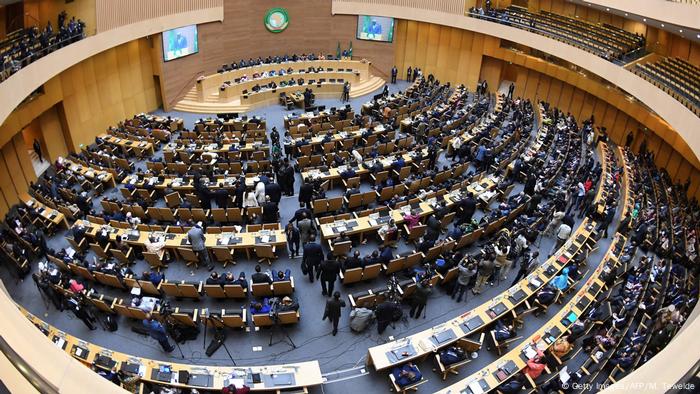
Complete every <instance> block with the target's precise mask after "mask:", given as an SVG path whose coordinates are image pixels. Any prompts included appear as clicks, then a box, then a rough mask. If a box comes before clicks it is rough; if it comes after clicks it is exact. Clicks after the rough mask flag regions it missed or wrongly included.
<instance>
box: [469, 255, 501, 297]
mask: <svg viewBox="0 0 700 394" xmlns="http://www.w3.org/2000/svg"><path fill="white" fill-rule="evenodd" d="M495 258H496V253H495V252H494V250H493V247H492V246H491V245H486V247H485V248H484V249H483V250H482V251H481V261H480V262H479V264H478V272H477V274H476V285H474V288H473V289H472V293H473V294H474V295H476V294H479V293H481V290H482V288H483V287H484V285H485V284H486V282H488V280H489V278H490V277H491V276H492V275H493V273H494V272H495V270H496V264H495V262H494V260H495ZM491 285H492V286H493V282H491Z"/></svg>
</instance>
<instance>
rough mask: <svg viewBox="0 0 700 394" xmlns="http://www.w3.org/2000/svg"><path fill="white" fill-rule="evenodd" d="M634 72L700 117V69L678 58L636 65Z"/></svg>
mask: <svg viewBox="0 0 700 394" xmlns="http://www.w3.org/2000/svg"><path fill="white" fill-rule="evenodd" d="M632 72H634V73H635V74H637V75H639V76H640V77H642V78H644V79H646V80H647V81H649V82H651V83H653V84H654V85H656V86H657V87H659V88H661V89H662V90H663V91H665V92H666V93H668V94H669V95H671V96H672V97H673V98H675V99H676V100H678V101H680V102H681V103H683V105H685V106H686V107H688V109H690V110H691V111H693V112H694V113H695V114H696V115H698V116H700V67H697V66H695V65H693V64H690V63H688V62H686V61H685V60H682V59H678V58H662V59H659V60H657V61H655V62H649V63H645V64H636V65H635V66H634V68H632Z"/></svg>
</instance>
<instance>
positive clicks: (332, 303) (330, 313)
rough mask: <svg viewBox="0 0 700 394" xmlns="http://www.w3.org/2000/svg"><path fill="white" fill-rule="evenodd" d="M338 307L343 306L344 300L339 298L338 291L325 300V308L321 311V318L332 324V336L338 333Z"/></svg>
mask: <svg viewBox="0 0 700 394" xmlns="http://www.w3.org/2000/svg"><path fill="white" fill-rule="evenodd" d="M340 308H345V301H343V300H341V299H340V293H338V292H337V291H336V292H335V293H333V298H331V299H330V300H328V301H326V310H325V312H323V319H322V320H326V318H328V320H329V321H330V322H331V323H332V324H333V336H335V334H337V333H338V322H339V321H340Z"/></svg>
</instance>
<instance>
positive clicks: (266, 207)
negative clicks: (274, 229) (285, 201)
mask: <svg viewBox="0 0 700 394" xmlns="http://www.w3.org/2000/svg"><path fill="white" fill-rule="evenodd" d="M279 213H280V209H279V207H278V206H277V203H276V202H274V201H272V200H271V198H270V196H265V203H264V204H263V206H262V220H263V223H277V221H278V219H279Z"/></svg>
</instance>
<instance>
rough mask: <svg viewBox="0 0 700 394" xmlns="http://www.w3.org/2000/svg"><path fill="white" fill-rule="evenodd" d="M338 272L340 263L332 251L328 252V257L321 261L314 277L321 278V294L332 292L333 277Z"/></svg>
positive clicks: (335, 276)
mask: <svg viewBox="0 0 700 394" xmlns="http://www.w3.org/2000/svg"><path fill="white" fill-rule="evenodd" d="M339 273H340V263H339V262H338V259H336V258H335V257H334V256H333V253H329V254H328V259H326V260H324V261H323V263H321V267H320V269H319V270H318V272H316V279H319V278H320V279H321V294H322V295H330V294H333V287H334V286H335V279H336V278H337V277H338V274H339Z"/></svg>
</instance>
